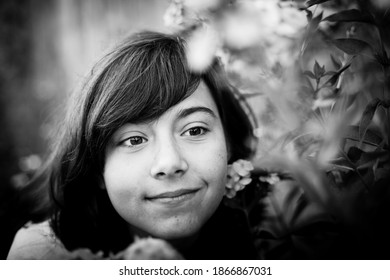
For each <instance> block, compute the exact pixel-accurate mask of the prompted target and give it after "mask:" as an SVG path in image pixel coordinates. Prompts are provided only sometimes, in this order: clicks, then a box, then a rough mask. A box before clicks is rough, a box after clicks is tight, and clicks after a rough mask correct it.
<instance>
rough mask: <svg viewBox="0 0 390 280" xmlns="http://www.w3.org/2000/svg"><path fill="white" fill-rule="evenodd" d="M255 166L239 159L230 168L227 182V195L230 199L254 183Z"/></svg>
mask: <svg viewBox="0 0 390 280" xmlns="http://www.w3.org/2000/svg"><path fill="white" fill-rule="evenodd" d="M252 170H253V165H252V163H251V162H250V161H247V160H243V159H239V160H237V161H235V162H234V163H233V164H231V165H229V166H228V174H227V179H228V180H227V182H226V189H225V191H226V192H225V195H226V196H227V197H228V198H233V197H235V196H236V193H237V192H238V191H241V190H243V189H244V188H245V186H246V185H248V184H249V183H250V182H252V178H251V171H252Z"/></svg>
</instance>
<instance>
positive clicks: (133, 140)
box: [122, 136, 148, 147]
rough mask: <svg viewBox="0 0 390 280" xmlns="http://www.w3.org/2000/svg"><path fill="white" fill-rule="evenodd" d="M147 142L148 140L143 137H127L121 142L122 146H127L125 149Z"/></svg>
mask: <svg viewBox="0 0 390 280" xmlns="http://www.w3.org/2000/svg"><path fill="white" fill-rule="evenodd" d="M147 141H148V140H147V139H146V138H144V137H141V136H132V137H129V138H127V139H126V140H124V141H123V142H122V145H124V146H127V147H135V146H138V145H141V144H143V143H145V142H147Z"/></svg>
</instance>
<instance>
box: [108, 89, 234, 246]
mask: <svg viewBox="0 0 390 280" xmlns="http://www.w3.org/2000/svg"><path fill="white" fill-rule="evenodd" d="M103 176H104V182H105V187H106V189H107V192H108V195H109V197H110V200H111V202H112V204H113V206H114V208H115V209H116V211H117V212H118V213H119V215H120V216H121V217H122V218H123V219H124V220H126V221H127V222H128V223H129V225H130V226H131V228H132V229H133V230H134V231H135V232H137V233H138V234H141V235H142V234H146V235H152V236H154V237H159V238H164V239H177V238H184V237H190V236H192V235H194V234H195V233H197V232H198V230H199V229H200V228H201V227H202V226H203V225H204V223H205V222H206V221H207V220H208V219H209V218H210V216H211V215H212V214H213V213H214V211H215V210H216V208H217V207H218V205H219V204H220V202H221V200H222V197H223V195H224V191H225V182H226V176H227V146H226V140H225V135H224V130H223V126H222V123H221V119H220V116H219V114H218V110H217V106H216V104H215V102H214V100H213V98H212V96H211V94H210V91H209V89H208V88H207V86H206V85H205V84H204V83H203V82H201V84H200V85H199V87H198V89H197V90H196V91H195V92H194V93H193V94H192V95H191V96H189V97H188V98H186V99H184V100H183V101H182V102H180V103H178V104H177V105H175V106H173V107H172V108H170V109H169V110H168V111H167V112H165V113H164V114H163V115H162V116H161V117H159V118H158V119H156V120H154V121H151V122H147V123H136V124H135V123H129V124H126V125H124V126H122V127H121V128H119V129H118V130H117V131H116V132H115V133H114V135H113V136H112V139H111V141H110V143H109V144H108V146H107V148H106V159H105V166H104V173H103Z"/></svg>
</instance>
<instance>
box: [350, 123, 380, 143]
mask: <svg viewBox="0 0 390 280" xmlns="http://www.w3.org/2000/svg"><path fill="white" fill-rule="evenodd" d="M359 131H360V127H359V126H356V125H351V126H349V127H348V129H346V130H345V135H344V138H346V139H349V140H351V141H355V142H359V141H360V140H361V138H360V136H359ZM362 140H363V143H364V144H368V145H371V146H374V147H380V145H381V143H382V138H381V137H380V136H378V135H377V134H375V133H374V132H372V131H371V130H367V131H366V134H365V137H364V139H362Z"/></svg>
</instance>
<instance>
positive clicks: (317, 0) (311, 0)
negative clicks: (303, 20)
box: [306, 0, 330, 8]
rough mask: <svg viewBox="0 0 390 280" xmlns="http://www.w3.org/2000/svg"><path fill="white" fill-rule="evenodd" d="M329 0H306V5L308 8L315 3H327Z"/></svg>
mask: <svg viewBox="0 0 390 280" xmlns="http://www.w3.org/2000/svg"><path fill="white" fill-rule="evenodd" d="M328 1H330V0H308V1H307V2H306V7H307V8H310V7H311V6H313V5H317V4H321V3H325V2H328Z"/></svg>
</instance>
